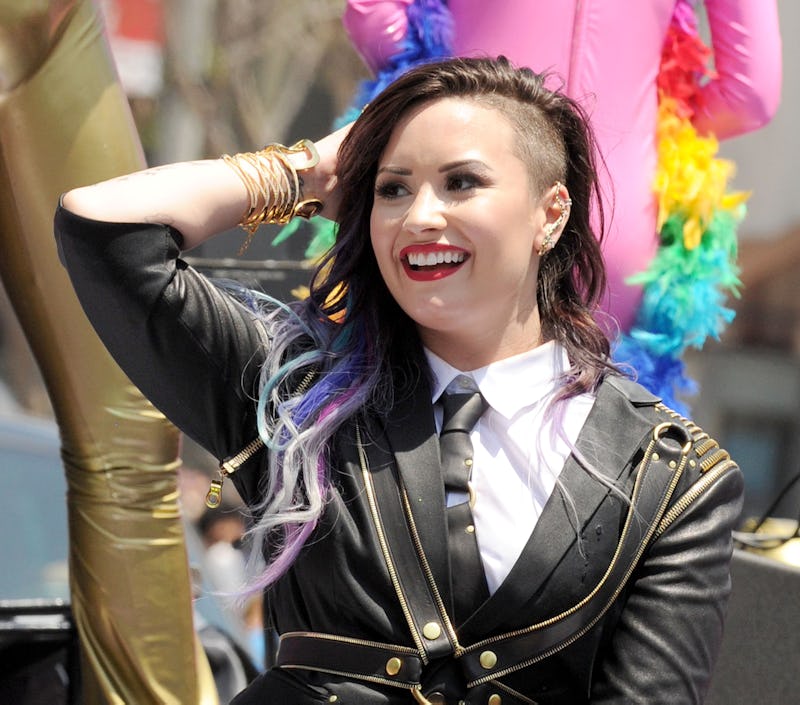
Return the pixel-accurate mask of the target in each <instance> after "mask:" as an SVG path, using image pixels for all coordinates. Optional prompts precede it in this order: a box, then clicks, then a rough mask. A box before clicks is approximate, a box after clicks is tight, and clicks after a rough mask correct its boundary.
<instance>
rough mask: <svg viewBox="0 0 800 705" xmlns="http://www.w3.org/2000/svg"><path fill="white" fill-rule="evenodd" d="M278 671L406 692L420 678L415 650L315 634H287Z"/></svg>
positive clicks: (418, 660) (419, 666) (281, 644)
mask: <svg viewBox="0 0 800 705" xmlns="http://www.w3.org/2000/svg"><path fill="white" fill-rule="evenodd" d="M275 665H276V666H279V667H281V668H306V669H309V670H312V671H324V672H326V673H334V674H336V675H340V676H346V677H351V678H358V679H359V680H366V681H371V682H373V683H383V684H384V685H392V686H395V687H400V688H408V689H409V690H410V689H411V688H412V687H413V686H416V685H419V682H420V679H421V678H422V659H421V658H420V656H419V653H418V652H417V651H416V649H411V648H409V647H407V646H395V645H393V644H380V643H378V642H374V641H364V640H361V639H350V638H347V637H341V636H336V635H333V634H320V633H317V632H287V633H286V634H282V635H281V643H280V647H279V648H278V655H277V658H276V662H275Z"/></svg>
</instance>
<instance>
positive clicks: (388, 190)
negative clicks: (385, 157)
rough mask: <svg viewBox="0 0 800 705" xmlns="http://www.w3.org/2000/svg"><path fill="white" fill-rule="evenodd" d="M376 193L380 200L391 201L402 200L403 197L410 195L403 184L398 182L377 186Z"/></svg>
mask: <svg viewBox="0 0 800 705" xmlns="http://www.w3.org/2000/svg"><path fill="white" fill-rule="evenodd" d="M375 193H376V194H377V195H378V197H379V198H385V199H387V200H391V199H393V198H400V197H401V196H406V195H408V193H409V191H408V189H407V188H406V187H405V186H404V185H403V184H401V183H398V182H396V181H387V182H385V183H379V184H376V185H375Z"/></svg>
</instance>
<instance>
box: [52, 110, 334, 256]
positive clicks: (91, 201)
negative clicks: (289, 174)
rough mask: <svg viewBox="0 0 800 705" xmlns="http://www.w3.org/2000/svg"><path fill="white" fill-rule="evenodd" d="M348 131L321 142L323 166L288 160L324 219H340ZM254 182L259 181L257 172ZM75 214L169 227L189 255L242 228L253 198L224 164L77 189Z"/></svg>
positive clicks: (301, 155) (299, 157)
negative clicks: (339, 159)
mask: <svg viewBox="0 0 800 705" xmlns="http://www.w3.org/2000/svg"><path fill="white" fill-rule="evenodd" d="M348 129H349V127H347V126H346V127H343V128H341V129H340V130H337V131H336V132H334V133H332V134H331V135H328V136H327V137H325V138H323V139H321V140H319V141H318V142H317V143H316V144H315V146H316V149H317V151H318V153H319V157H320V160H319V164H317V165H316V166H314V167H312V168H309V169H305V168H304V167H305V166H306V165H307V164H308V163H309V154H308V153H307V152H305V151H302V150H301V151H297V152H290V153H288V154H287V159H288V160H289V162H290V163H291V164H292V165H293V166H294V167H295V168H296V169H297V170H298V171H299V174H300V176H301V178H302V186H301V195H300V199H301V200H307V199H318V200H320V201H322V202H323V204H324V208H323V210H322V215H324V216H326V217H329V218H331V219H335V217H336V208H337V198H336V189H335V183H336V182H335V177H334V176H333V174H334V171H335V166H336V152H337V150H338V148H339V144H340V143H341V141H342V139H343V137H344V135H345V134H346V133H347V130H348ZM253 174H254V176H257V175H256V174H255V172H253ZM63 203H64V206H65V207H66V208H67V209H68V210H69V211H71V212H73V213H75V214H77V215H80V216H83V217H85V218H91V219H94V220H100V221H106V222H111V223H159V224H163V225H170V226H172V227H173V228H175V229H176V230H178V231H179V232H180V233H181V235H182V236H183V247H184V249H190V248H192V247H195V246H196V245H199V244H200V243H202V242H204V241H205V240H207V239H208V238H209V237H211V236H213V235H215V234H216V233H219V232H222V231H224V230H228V229H230V228H232V227H234V226H236V224H237V223H239V222H240V221H241V220H242V218H243V216H244V215H245V214H246V213H247V211H248V210H249V208H250V205H251V202H250V196H249V193H248V190H247V187H246V185H245V182H244V181H243V180H242V178H241V177H240V176H239V174H238V173H237V171H236V170H235V169H233V168H231V165H230V164H228V163H226V162H225V161H224V160H223V159H207V160H202V161H192V162H181V163H177V164H167V165H164V166H158V167H154V168H152V169H145V170H143V171H138V172H135V173H133V174H128V175H126V176H121V177H118V178H115V179H110V180H108V181H102V182H100V183H98V184H94V185H91V186H84V187H81V188H76V189H73V190H72V191H69V192H68V193H66V194H65V195H64V200H63Z"/></svg>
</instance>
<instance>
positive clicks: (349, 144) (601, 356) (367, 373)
mask: <svg viewBox="0 0 800 705" xmlns="http://www.w3.org/2000/svg"><path fill="white" fill-rule="evenodd" d="M545 78H546V77H545V76H544V75H540V74H536V73H534V72H533V71H531V70H529V69H526V68H520V69H518V68H515V67H513V66H512V65H511V64H510V62H509V61H508V60H507V59H505V58H504V57H498V58H497V59H487V58H456V59H447V60H443V61H436V62H431V63H426V64H423V65H421V66H418V67H416V68H414V69H412V70H410V71H409V72H408V73H406V74H404V75H403V76H401V77H400V78H399V79H397V80H396V81H395V82H393V83H392V84H390V85H389V86H388V87H387V88H386V89H385V90H384V91H383V92H382V93H381V94H380V95H378V96H377V97H376V98H375V99H374V100H373V101H372V102H371V103H370V104H369V105H368V106H366V107H365V109H364V110H363V112H362V113H361V115H360V116H359V118H358V119H357V120H356V121H355V123H354V124H353V126H352V128H351V130H350V131H349V133H348V135H347V137H346V138H345V139H344V141H343V143H342V145H341V147H340V150H339V155H338V164H337V178H338V184H339V186H338V188H339V189H340V192H341V205H340V208H339V214H338V218H337V220H338V223H339V231H338V235H337V238H336V242H335V244H334V246H333V247H332V248H331V249H330V250H329V251H328V252H327V253H326V254H325V255H324V256H323V258H322V260H321V262H320V265H319V267H318V269H317V270H316V272H315V274H314V277H313V279H312V282H311V287H310V295H309V297H308V298H307V299H306V300H305V301H304V302H302V303H300V304H295V305H293V306H292V307H291V308H283V309H279V310H276V311H274V312H272V313H271V314H270V315H268V316H267V317H266V318H265V324H266V327H267V334H268V337H269V339H270V340H271V341H272V346H271V349H270V350H269V353H268V356H267V360H266V363H265V365H264V368H263V370H262V385H261V394H260V400H259V418H260V421H259V431H260V433H261V435H262V438H264V440H265V442H267V444H268V446H269V447H270V449H271V450H272V456H273V457H272V462H271V463H270V470H269V476H268V477H267V478H266V482H265V483H264V485H263V486H264V487H265V499H264V501H263V503H262V504H261V505H260V506H259V507H257V514H258V515H259V516H260V519H259V522H258V524H257V526H256V534H257V536H260V537H261V539H262V541H263V542H265V543H266V552H265V553H266V555H267V568H266V571H265V572H264V573H263V574H262V576H261V578H260V579H259V581H258V585H257V586H256V587H264V586H266V585H268V584H270V583H271V582H274V580H275V579H277V577H279V576H280V575H281V574H282V573H283V572H285V570H286V569H287V568H288V567H289V565H290V564H291V561H292V560H294V558H295V557H296V556H297V554H298V552H299V551H300V549H301V548H302V545H303V543H304V542H305V540H306V539H307V538H308V536H309V535H310V534H311V533H312V531H313V529H314V527H315V526H316V523H317V521H318V519H319V517H320V515H321V513H322V510H323V508H324V501H325V497H326V493H327V491H328V468H329V465H330V463H329V458H328V457H327V453H328V450H329V448H330V446H331V440H332V437H333V435H334V433H335V432H336V430H337V429H338V428H339V427H340V426H341V424H342V423H343V422H344V421H345V420H346V419H348V418H350V417H352V416H353V415H355V414H356V413H358V412H359V411H360V410H362V409H365V408H367V409H369V411H370V412H371V413H373V414H385V413H387V412H388V410H389V409H390V408H391V406H392V404H393V403H394V399H395V395H397V394H410V393H412V392H413V389H414V387H415V385H416V383H417V381H418V380H419V379H420V378H421V376H423V375H425V374H427V371H426V370H427V367H426V364H425V362H424V356H423V354H422V347H421V343H420V340H419V337H418V334H417V331H416V327H415V324H414V322H413V321H412V320H411V319H410V318H409V317H408V316H407V315H406V314H405V313H404V312H403V311H402V310H401V308H400V307H399V306H398V304H397V303H396V302H395V301H394V299H393V298H392V296H391V294H390V293H389V290H388V288H387V287H386V285H385V283H384V281H383V279H382V277H381V274H380V271H379V269H378V264H377V261H376V259H375V255H374V253H373V250H372V246H371V243H370V236H369V221H370V214H371V210H372V206H373V198H374V187H375V177H376V173H377V169H378V163H379V160H380V158H381V155H382V154H383V151H384V150H385V148H386V145H387V144H388V142H389V139H390V137H391V135H392V133H393V131H394V129H395V127H396V126H397V124H398V123H399V122H400V121H401V120H402V119H403V117H404V116H406V115H407V114H408V113H409V111H410V110H412V109H413V108H415V107H417V106H420V105H422V104H423V103H427V102H430V101H435V100H439V99H443V98H463V99H468V100H475V101H478V102H481V103H483V104H486V105H488V106H489V107H492V108H494V109H497V110H498V111H500V112H501V113H502V114H503V115H504V116H506V118H507V119H509V121H510V122H511V124H512V126H513V127H514V129H515V132H516V135H517V144H516V146H515V147H516V149H517V153H518V156H519V157H520V158H521V159H522V160H523V161H524V162H525V163H526V164H527V165H528V169H529V176H530V186H531V189H533V190H534V191H535V192H536V193H537V194H541V193H543V192H544V191H545V190H546V189H547V188H550V187H551V186H552V185H553V184H554V183H555V182H556V181H561V182H562V183H564V184H565V185H566V187H567V189H568V190H569V193H570V197H571V198H572V208H571V212H570V217H569V220H568V221H567V224H566V227H565V229H564V231H563V233H562V234H561V237H560V238H559V241H558V243H557V246H556V247H555V249H553V250H552V251H550V252H549V253H548V254H547V255H546V256H545V257H543V258H542V260H541V263H540V267H539V274H538V286H537V299H538V306H539V312H540V318H541V326H542V338H543V340H557V341H558V342H559V343H561V344H562V345H563V346H564V347H565V349H566V351H567V353H568V355H569V359H570V363H571V369H570V371H569V373H568V378H567V379H565V380H564V384H563V386H562V388H561V390H560V393H559V395H558V398H559V399H565V398H569V397H572V396H574V395H577V394H580V393H583V392H587V391H592V390H593V389H594V388H595V387H596V386H597V384H598V383H599V381H600V379H601V378H602V376H603V374H605V372H607V371H608V370H609V369H611V368H610V366H609V363H608V354H609V343H608V339H607V338H606V336H605V334H604V333H603V332H602V330H601V329H600V328H599V327H598V325H597V324H596V323H595V321H594V319H593V316H592V313H593V311H594V310H595V308H596V305H597V302H598V301H599V298H600V296H601V295H602V293H603V289H604V287H605V270H604V267H603V261H602V256H601V253H600V245H599V238H598V237H597V236H596V235H595V233H594V232H593V231H592V226H591V224H590V212H591V210H592V209H593V208H594V209H596V211H595V212H596V214H597V215H598V216H599V217H598V222H599V223H600V224H601V231H602V223H603V217H602V204H601V202H600V199H599V197H598V185H597V175H596V169H595V161H594V154H595V150H594V144H593V138H592V135H591V131H590V130H589V127H588V123H587V119H586V116H585V115H584V113H583V111H582V110H581V108H580V107H579V106H578V105H577V104H576V103H575V102H574V101H572V100H571V99H570V98H568V97H567V96H565V95H563V94H561V93H559V92H557V91H552V90H549V89H548V88H546V87H545ZM287 311H290V314H289V315H287V314H286V312H287ZM309 370H313V376H314V379H315V380H316V381H315V383H314V384H313V385H312V386H311V387H310V388H309V389H308V390H307V391H305V390H304V389H300V390H299V391H298V390H297V386H298V385H299V382H300V380H301V379H302V378H303V377H304V375H305V373H307V372H308V371H309ZM301 386H302V385H301Z"/></svg>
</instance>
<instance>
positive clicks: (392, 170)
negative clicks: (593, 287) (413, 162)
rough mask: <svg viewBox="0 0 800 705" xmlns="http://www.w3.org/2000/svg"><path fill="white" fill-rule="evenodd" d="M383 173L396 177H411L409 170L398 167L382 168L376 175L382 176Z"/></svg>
mask: <svg viewBox="0 0 800 705" xmlns="http://www.w3.org/2000/svg"><path fill="white" fill-rule="evenodd" d="M384 172H389V173H390V174H397V175H398V176H411V169H403V168H402V167H399V166H391V165H390V166H382V167H381V168H380V169H378V174H383V173H384ZM376 176H377V174H376Z"/></svg>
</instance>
